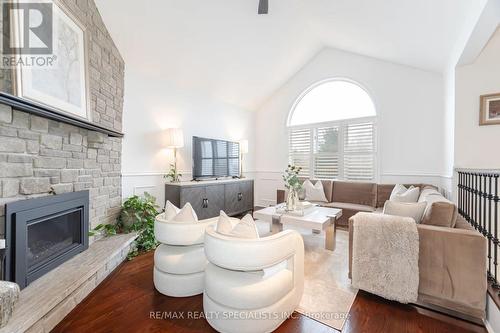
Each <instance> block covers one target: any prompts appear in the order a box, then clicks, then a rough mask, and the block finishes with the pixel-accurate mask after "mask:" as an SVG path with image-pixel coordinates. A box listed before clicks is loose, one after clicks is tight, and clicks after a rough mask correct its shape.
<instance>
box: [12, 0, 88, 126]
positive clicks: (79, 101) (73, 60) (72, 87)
mask: <svg viewBox="0 0 500 333" xmlns="http://www.w3.org/2000/svg"><path fill="white" fill-rule="evenodd" d="M52 3H53V5H52V17H51V19H52V32H53V33H52V52H53V54H52V58H53V60H54V61H53V65H52V66H47V65H45V66H26V65H23V64H19V65H18V66H16V69H15V70H14V72H15V75H14V79H15V84H14V87H15V93H16V95H17V96H19V97H22V98H26V99H28V100H31V101H33V102H37V103H39V104H43V105H46V106H49V107H51V108H53V109H56V110H57V111H58V112H61V113H65V114H67V115H70V116H76V117H79V118H84V119H85V120H88V121H90V120H91V113H90V107H89V105H90V104H89V98H90V97H89V89H88V65H87V62H88V56H87V36H86V31H85V26H84V25H83V24H81V22H79V21H78V20H77V19H76V17H74V16H73V15H72V14H71V13H70V12H69V11H68V10H67V9H66V8H64V6H63V5H62V4H61V3H60V1H53V2H52ZM11 19H12V22H14V29H13V31H14V34H13V38H22V37H20V36H21V35H22V33H21V34H19V33H18V32H19V31H20V30H21V32H22V31H23V30H22V29H23V28H22V27H21V25H20V24H22V23H23V19H19V17H17V18H16V17H12V18H11ZM30 19H31V16H30ZM33 19H36V17H34V18H33ZM35 24H36V23H35ZM16 31H17V32H16Z"/></svg>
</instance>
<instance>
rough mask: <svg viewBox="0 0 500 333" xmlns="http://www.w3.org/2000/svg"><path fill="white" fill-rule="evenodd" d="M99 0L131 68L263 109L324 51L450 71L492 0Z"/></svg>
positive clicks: (100, 8)
mask: <svg viewBox="0 0 500 333" xmlns="http://www.w3.org/2000/svg"><path fill="white" fill-rule="evenodd" d="M96 3H97V6H98V8H99V11H100V12H101V15H102V17H103V20H104V22H105V24H106V26H107V28H108V30H109V31H110V33H111V36H112V37H113V39H114V40H115V43H116V44H117V46H118V48H119V50H120V52H121V53H122V56H123V57H124V59H125V63H126V70H127V71H128V72H131V71H132V72H136V73H141V75H144V76H151V77H156V78H158V77H161V78H164V79H165V82H168V84H171V85H174V86H176V87H177V88H179V89H189V90H190V91H193V92H199V93H201V94H204V95H207V96H211V97H213V98H216V99H219V100H221V101H223V102H225V103H229V104H234V105H237V106H240V107H242V108H246V109H255V108H256V107H258V105H260V104H261V103H262V102H263V101H264V100H265V99H266V98H267V97H268V96H269V95H270V94H272V93H273V92H274V91H275V90H276V89H278V88H279V87H280V86H281V85H282V84H283V83H284V82H285V81H286V80H287V79H288V78H289V77H290V76H292V75H293V74H294V73H295V72H296V71H297V70H299V69H300V68H301V67H302V66H304V65H305V64H306V63H307V62H308V61H309V60H310V59H311V58H312V57H313V56H314V55H315V54H317V53H318V52H319V51H320V50H321V49H322V48H324V47H333V48H339V49H342V50H346V51H350V52H354V53H359V54H363V55H367V56H371V57H375V58H380V59H382V60H387V61H391V62H394V63H399V64H404V65H409V66H413V67H417V68H421V69H424V70H429V71H436V72H441V71H443V70H444V69H445V67H446V66H447V65H448V63H449V62H450V61H451V60H450V59H452V56H453V52H456V49H457V43H458V42H459V41H460V40H461V39H463V36H464V35H465V36H466V35H468V34H469V33H470V31H471V29H472V27H473V25H472V27H471V24H465V23H466V22H475V20H476V19H477V17H478V16H479V15H480V13H481V10H482V8H483V7H484V4H485V3H486V0H418V1H415V0H269V14H268V15H257V5H258V1H257V0H210V1H206V0H181V1H180V0H146V1H137V0H96ZM129 93H130V92H129Z"/></svg>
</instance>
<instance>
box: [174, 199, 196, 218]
mask: <svg viewBox="0 0 500 333" xmlns="http://www.w3.org/2000/svg"><path fill="white" fill-rule="evenodd" d="M173 222H188V223H193V222H198V216H197V215H196V212H195V211H194V209H193V207H192V206H191V204H190V203H189V202H188V203H186V204H185V205H184V207H182V209H181V210H180V211H179V212H178V213H177V215H175V217H174V218H173Z"/></svg>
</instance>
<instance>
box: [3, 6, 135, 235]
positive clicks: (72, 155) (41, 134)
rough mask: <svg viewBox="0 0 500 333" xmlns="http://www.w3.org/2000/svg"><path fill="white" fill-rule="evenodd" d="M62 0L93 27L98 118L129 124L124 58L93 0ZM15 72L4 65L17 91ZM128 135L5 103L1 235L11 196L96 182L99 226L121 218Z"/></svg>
mask: <svg viewBox="0 0 500 333" xmlns="http://www.w3.org/2000/svg"><path fill="white" fill-rule="evenodd" d="M62 3H64V5H65V6H66V7H67V8H68V9H69V10H70V11H71V12H72V13H73V14H74V16H75V17H77V18H78V19H79V20H80V21H81V22H82V23H83V24H84V25H85V26H86V29H87V30H86V33H87V40H88V44H87V51H88V52H87V53H88V55H89V59H88V69H89V82H88V83H89V90H90V96H88V98H90V107H91V112H92V122H94V123H96V124H98V125H100V126H103V127H106V128H110V129H114V130H116V131H121V130H122V113H123V94H124V91H123V87H124V70H125V65H124V61H123V59H122V57H121V55H120V53H119V51H118V49H117V48H116V46H115V45H114V43H113V40H112V39H111V37H110V35H109V33H108V31H107V30H106V27H105V26H104V23H103V21H102V19H101V16H100V14H99V12H98V10H97V7H96V5H95V3H94V1H93V0H63V1H62ZM0 28H1V25H0ZM11 78H12V77H11V73H10V71H6V70H3V69H2V70H0V90H2V91H5V92H8V93H12V79H11ZM121 141H122V140H121V139H120V138H111V137H108V136H107V135H105V134H101V133H97V132H92V131H88V130H84V129H81V128H78V127H75V126H71V125H68V124H64V123H60V122H56V121H52V120H48V119H44V118H40V117H37V116H34V115H30V114H28V113H24V112H21V111H18V110H12V109H11V108H10V107H8V106H5V105H0V234H3V232H4V228H3V224H4V221H5V216H4V215H5V212H4V204H5V203H7V202H11V201H16V200H20V199H26V198H31V197H37V196H44V195H50V193H53V192H55V193H63V192H71V191H79V190H84V189H88V190H89V191H90V224H91V226H92V227H95V226H96V225H97V224H99V223H109V222H112V221H114V220H115V219H116V217H117V214H118V212H119V209H120V208H119V207H120V204H121Z"/></svg>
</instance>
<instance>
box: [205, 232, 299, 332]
mask: <svg viewBox="0 0 500 333" xmlns="http://www.w3.org/2000/svg"><path fill="white" fill-rule="evenodd" d="M205 254H206V256H207V259H208V261H209V264H208V265H207V268H206V270H205V291H204V293H203V309H204V312H205V315H206V318H207V320H208V322H209V323H210V325H211V326H212V327H213V328H214V329H216V330H217V331H219V332H227V333H232V332H237V333H246V332H249V333H258V332H272V331H274V330H275V329H276V328H277V327H278V326H280V325H281V323H282V322H283V321H285V320H286V319H287V316H289V315H291V314H292V313H293V311H294V310H295V309H296V308H297V306H298V305H299V303H300V299H301V298H302V293H303V291H304V242H303V240H302V236H301V235H300V234H299V233H298V232H296V231H293V230H285V231H282V232H280V233H277V234H274V235H271V236H268V237H264V238H257V239H242V238H235V237H229V236H224V235H221V234H219V233H217V232H216V231H215V230H214V227H212V226H211V227H208V228H207V230H206V235H205Z"/></svg>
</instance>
